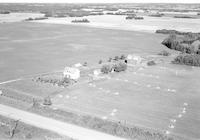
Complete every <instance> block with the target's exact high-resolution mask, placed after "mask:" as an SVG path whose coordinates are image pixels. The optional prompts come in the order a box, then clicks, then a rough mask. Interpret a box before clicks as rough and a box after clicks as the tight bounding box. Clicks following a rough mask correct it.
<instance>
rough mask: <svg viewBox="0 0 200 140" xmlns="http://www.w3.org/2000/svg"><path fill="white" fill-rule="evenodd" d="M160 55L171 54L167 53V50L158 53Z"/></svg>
mask: <svg viewBox="0 0 200 140" xmlns="http://www.w3.org/2000/svg"><path fill="white" fill-rule="evenodd" d="M158 55H163V56H169V55H170V53H169V52H167V51H165V50H163V51H161V52H160V53H158Z"/></svg>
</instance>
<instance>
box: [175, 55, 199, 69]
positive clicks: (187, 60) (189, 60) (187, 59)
mask: <svg viewBox="0 0 200 140" xmlns="http://www.w3.org/2000/svg"><path fill="white" fill-rule="evenodd" d="M172 63H174V64H181V65H189V66H198V67H199V66H200V55H197V54H180V55H179V56H177V57H176V58H175V59H174V60H173V61H172Z"/></svg>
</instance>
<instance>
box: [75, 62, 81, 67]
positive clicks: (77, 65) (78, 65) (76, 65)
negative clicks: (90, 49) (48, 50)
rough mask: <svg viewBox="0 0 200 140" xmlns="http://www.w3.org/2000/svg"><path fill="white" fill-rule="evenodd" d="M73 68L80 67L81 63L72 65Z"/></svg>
mask: <svg viewBox="0 0 200 140" xmlns="http://www.w3.org/2000/svg"><path fill="white" fill-rule="evenodd" d="M74 67H76V68H78V67H82V64H81V63H77V64H74Z"/></svg>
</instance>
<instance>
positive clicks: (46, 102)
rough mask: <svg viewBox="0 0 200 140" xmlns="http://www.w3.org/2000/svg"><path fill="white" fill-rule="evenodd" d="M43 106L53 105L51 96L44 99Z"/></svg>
mask: <svg viewBox="0 0 200 140" xmlns="http://www.w3.org/2000/svg"><path fill="white" fill-rule="evenodd" d="M43 105H52V102H51V98H50V97H49V96H48V97H46V98H44V102H43Z"/></svg>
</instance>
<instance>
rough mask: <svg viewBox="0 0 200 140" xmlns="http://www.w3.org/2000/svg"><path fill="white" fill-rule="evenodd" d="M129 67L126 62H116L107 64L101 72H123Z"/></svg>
mask: <svg viewBox="0 0 200 140" xmlns="http://www.w3.org/2000/svg"><path fill="white" fill-rule="evenodd" d="M126 69H127V64H126V63H124V62H119V63H114V64H105V65H103V66H102V68H101V72H102V73H104V74H108V73H110V72H112V71H114V72H122V71H125V70H126Z"/></svg>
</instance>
